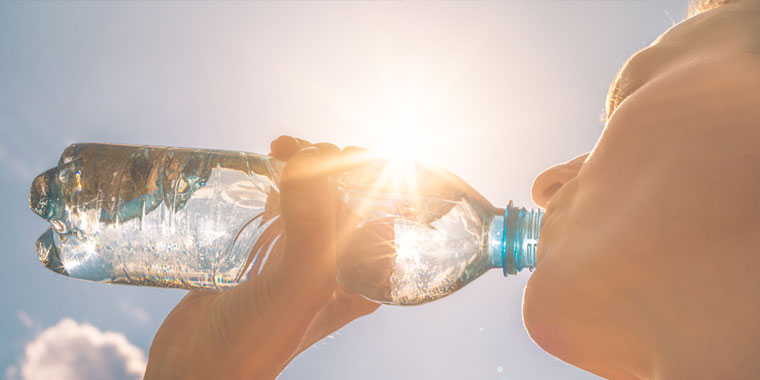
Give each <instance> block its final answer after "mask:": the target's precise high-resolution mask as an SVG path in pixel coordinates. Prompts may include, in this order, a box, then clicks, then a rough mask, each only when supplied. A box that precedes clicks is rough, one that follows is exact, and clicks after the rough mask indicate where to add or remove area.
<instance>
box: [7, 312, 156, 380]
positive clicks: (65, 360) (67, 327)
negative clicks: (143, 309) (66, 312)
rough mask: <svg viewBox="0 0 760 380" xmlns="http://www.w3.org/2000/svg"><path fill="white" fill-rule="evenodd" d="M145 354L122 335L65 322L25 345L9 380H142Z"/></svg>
mask: <svg viewBox="0 0 760 380" xmlns="http://www.w3.org/2000/svg"><path fill="white" fill-rule="evenodd" d="M145 364H146V363H145V354H144V353H143V352H142V350H140V349H139V348H138V347H136V346H135V345H133V344H132V343H130V342H129V341H128V340H127V338H126V337H125V336H124V334H121V333H115V332H109V331H106V332H103V331H100V330H98V329H97V328H96V327H95V326H92V325H90V324H87V323H82V324H80V323H77V322H76V321H74V320H72V319H69V318H65V319H62V320H61V321H60V322H58V324H56V325H55V326H52V327H50V328H48V329H46V330H44V331H43V332H42V333H40V334H39V335H37V337H36V338H34V340H32V341H31V342H29V343H27V345H26V348H25V350H24V357H23V358H22V359H21V360H20V361H19V363H18V364H17V365H13V366H10V367H8V368H7V369H6V371H5V375H6V376H7V377H8V378H9V379H24V380H43V379H59V380H75V379H77V380H80V379H83V380H86V379H104V380H117V379H118V380H121V379H130V380H131V379H142V377H143V374H144V373H145Z"/></svg>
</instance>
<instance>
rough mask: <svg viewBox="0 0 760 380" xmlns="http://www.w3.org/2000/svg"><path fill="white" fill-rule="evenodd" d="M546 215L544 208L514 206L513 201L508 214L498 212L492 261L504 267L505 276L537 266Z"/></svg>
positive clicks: (491, 246)
mask: <svg viewBox="0 0 760 380" xmlns="http://www.w3.org/2000/svg"><path fill="white" fill-rule="evenodd" d="M543 216H544V213H543V211H541V210H538V209H534V210H528V209H526V208H524V207H521V208H518V207H514V206H513V205H512V201H510V202H509V204H508V205H507V208H506V209H505V210H504V215H501V213H497V214H495V215H494V217H493V221H492V222H491V231H490V234H489V239H488V250H489V253H490V255H491V263H492V264H493V266H494V267H496V268H502V269H503V271H504V275H505V276H507V275H510V274H517V272H519V271H521V270H523V269H525V268H528V269H530V270H533V268H535V267H536V248H537V246H538V236H539V233H540V231H541V222H542V220H543Z"/></svg>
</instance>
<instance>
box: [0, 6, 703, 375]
mask: <svg viewBox="0 0 760 380" xmlns="http://www.w3.org/2000/svg"><path fill="white" fill-rule="evenodd" d="M687 3H688V2H687V0H651V1H643V0H642V1H570V0H563V1H549V0H544V1H504V2H496V1H489V2H482V3H481V2H423V3H413V2H370V3H353V2H277V3H270V2H239V1H236V2H229V3H221V2H213V3H211V2H201V1H194V2H174V1H167V2H158V3H151V2H136V3H132V2H129V3H127V2H107V3H98V2H33V3H25V2H24V3H22V2H2V3H0V185H1V186H0V199H2V202H0V241H2V242H3V249H2V259H3V262H2V267H3V269H4V271H3V272H2V273H3V275H2V276H0V281H1V282H2V286H1V287H0V288H1V289H2V290H0V305H2V306H1V307H0V342H3V344H0V378H2V377H5V378H6V379H8V380H17V379H34V380H36V379H50V378H52V377H51V374H55V376H56V378H58V379H63V380H67V379H135V378H141V374H142V371H144V366H145V361H146V357H147V352H148V349H149V347H150V343H151V340H152V338H153V335H154V334H155V332H156V330H157V329H158V327H159V326H160V324H161V322H162V320H163V318H164V317H165V316H166V315H167V313H168V312H169V311H170V310H171V309H172V307H173V306H174V305H175V304H176V303H177V302H178V301H179V300H180V299H181V298H182V296H183V295H184V294H185V292H184V291H181V290H171V289H156V288H140V287H132V286H121V285H104V284H98V283H90V282H85V281H81V280H75V279H70V278H67V277H64V276H61V275H58V274H55V273H53V272H51V271H48V270H47V269H45V268H44V267H43V266H42V265H41V264H40V262H39V260H38V259H37V257H36V255H35V253H34V242H35V241H36V239H37V237H38V236H39V235H40V234H41V233H42V232H43V231H44V230H45V228H46V225H45V223H44V221H43V220H41V219H40V218H38V217H37V216H36V215H35V214H33V213H32V212H31V211H30V210H29V208H28V204H27V196H28V190H29V185H30V184H31V182H32V179H33V178H34V177H35V176H36V175H37V174H39V173H41V172H42V171H44V170H45V169H47V168H50V167H53V166H54V165H55V163H56V162H57V160H58V157H59V155H60V154H61V152H62V151H63V149H64V148H65V147H66V146H68V145H69V144H71V143H74V142H117V143H131V144H146V145H165V146H183V147H200V148H217V149H228V150H240V151H248V152H258V153H267V152H268V151H269V142H270V141H271V140H273V139H275V138H276V137H277V136H279V135H282V134H290V135H294V136H299V137H302V138H305V139H308V140H311V141H314V142H322V141H325V142H332V143H334V144H336V145H339V146H346V145H356V146H364V147H367V148H370V149H375V150H378V151H381V152H385V153H393V152H398V151H405V152H408V153H409V152H410V153H412V154H413V155H414V156H416V157H418V158H420V159H423V160H425V161H427V162H430V163H433V164H436V165H439V166H441V167H444V168H447V169H449V170H450V171H452V172H454V173H456V174H458V175H459V176H460V177H462V178H463V179H464V180H466V181H467V182H469V183H470V184H471V185H472V186H473V187H474V188H475V189H478V190H479V191H480V192H481V194H483V195H484V196H485V197H486V198H488V199H489V200H490V201H491V202H492V203H493V204H494V205H496V206H499V207H503V206H505V205H506V204H507V202H508V201H509V200H514V202H515V204H517V205H522V206H525V207H535V205H534V204H533V203H532V201H531V198H530V185H531V182H532V181H533V178H535V176H536V175H537V174H538V173H540V172H541V171H542V170H543V169H545V168H548V167H550V166H551V165H554V164H557V163H560V162H564V161H566V160H569V159H571V158H573V157H575V156H577V155H580V154H583V153H585V152H587V151H589V150H590V149H591V148H593V146H594V144H595V142H596V139H597V138H598V136H599V134H600V132H601V131H602V128H603V123H602V122H601V120H600V117H601V115H602V112H603V109H604V97H605V95H606V93H607V89H608V86H609V84H610V82H611V81H612V79H613V78H614V76H615V74H616V72H617V70H618V69H619V68H620V67H621V65H622V64H623V62H624V61H625V60H626V59H627V58H628V57H629V56H630V55H631V54H633V53H634V52H636V51H637V50H638V49H640V48H643V47H645V46H647V45H648V44H649V43H651V42H652V41H653V40H654V39H655V38H656V37H657V36H658V35H659V34H660V33H662V32H663V31H665V30H666V29H667V28H669V27H671V26H672V25H673V22H674V21H678V20H680V19H681V18H682V17H683V15H684V14H685V12H686V7H687ZM529 275H530V273H528V272H525V273H520V274H519V275H517V276H515V277H510V278H504V277H503V276H502V274H501V273H500V271H497V270H492V271H491V272H490V273H487V274H486V275H484V276H483V277H481V278H479V279H478V280H476V281H474V282H473V283H472V284H470V285H468V286H467V287H465V288H463V289H462V290H461V291H459V292H457V293H455V294H453V295H451V296H449V297H446V298H444V299H441V300H439V301H435V302H432V303H429V304H425V305H421V306H414V307H400V306H383V307H381V308H380V309H379V310H378V311H377V312H375V313H373V314H372V315H369V316H367V317H364V318H362V319H359V320H357V321H355V322H353V323H352V324H350V325H348V326H347V327H345V328H343V329H342V330H340V331H338V332H336V333H334V334H332V335H331V336H329V337H327V338H325V339H324V340H323V341H321V342H319V343H317V344H316V345H315V346H313V347H312V348H310V349H309V350H307V351H306V352H304V353H303V354H302V355H301V356H299V357H298V358H296V360H294V361H293V362H292V363H291V365H290V366H289V367H288V368H287V369H286V370H285V371H284V372H283V373H282V375H281V376H280V377H279V379H282V380H292V379H306V378H309V379H326V378H329V379H337V380H341V379H359V378H360V379H367V380H375V379H378V380H380V379H397V380H407V379H408V380H411V379H415V380H417V379H439V380H440V379H462V378H476V379H488V380H490V379H493V380H506V379H509V380H517V379H560V378H561V379H575V380H580V379H594V378H596V377H595V376H593V375H591V374H589V373H587V372H584V371H582V370H579V369H577V368H574V367H572V366H570V365H567V364H565V363H563V362H562V361H559V360H558V359H555V358H553V357H552V356H550V355H548V354H547V353H545V352H543V351H542V350H541V349H540V348H539V347H538V346H536V345H535V344H534V343H533V342H532V341H531V340H530V337H529V336H528V335H527V333H526V332H525V330H524V328H523V324H522V319H521V311H520V307H521V300H522V292H523V289H524V287H525V283H526V281H527V279H528V278H529ZM252 344H257V343H256V342H252ZM260 344H266V343H265V342H261V343H260Z"/></svg>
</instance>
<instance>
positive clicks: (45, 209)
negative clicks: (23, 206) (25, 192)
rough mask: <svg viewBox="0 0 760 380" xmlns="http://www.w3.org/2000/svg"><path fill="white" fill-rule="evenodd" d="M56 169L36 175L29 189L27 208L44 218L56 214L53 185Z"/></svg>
mask: <svg viewBox="0 0 760 380" xmlns="http://www.w3.org/2000/svg"><path fill="white" fill-rule="evenodd" d="M57 171H58V169H57V168H53V169H50V170H48V171H46V172H44V173H42V174H40V175H38V176H37V178H35V179H34V181H32V186H31V188H30V189H29V208H31V209H32V211H34V213H35V214H37V215H39V216H40V217H42V218H43V219H45V220H51V219H54V217H55V214H56V210H55V202H54V201H55V199H54V198H55V195H54V189H53V185H54V184H55V176H56V173H57Z"/></svg>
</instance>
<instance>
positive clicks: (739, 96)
mask: <svg viewBox="0 0 760 380" xmlns="http://www.w3.org/2000/svg"><path fill="white" fill-rule="evenodd" d="M740 12H742V10H741V9H740V8H739V5H736V6H733V5H726V6H723V7H720V8H718V9H715V10H712V11H708V12H706V13H703V14H701V15H698V16H696V17H694V18H691V19H689V20H687V21H685V22H683V23H681V24H679V25H676V26H675V27H673V28H672V29H670V30H669V31H667V32H666V33H665V34H663V35H662V36H661V37H660V38H658V39H657V41H655V43H653V44H652V45H651V46H649V47H647V48H645V49H643V50H642V51H640V52H638V53H637V54H635V55H634V56H633V57H632V58H631V59H630V60H629V62H628V63H627V64H626V65H625V67H624V68H623V70H622V71H621V73H620V75H619V78H618V81H617V87H618V91H620V93H619V94H618V95H619V97H620V99H619V100H620V101H619V102H618V101H616V99H611V102H610V103H611V104H610V106H611V108H612V109H611V110H610V113H611V115H610V116H609V117H608V120H607V124H606V126H605V129H604V132H603V133H602V135H601V137H600V138H599V141H598V142H597V144H596V146H595V147H594V149H593V150H592V151H591V152H590V153H588V154H585V155H582V156H579V157H577V158H575V159H573V160H570V161H568V162H567V163H564V164H560V165H557V166H554V167H552V168H550V169H547V170H546V171H544V172H543V173H541V174H540V175H539V176H538V177H537V178H536V180H535V182H534V184H533V189H532V195H533V199H534V201H535V202H536V203H537V204H538V205H539V206H541V207H544V208H546V215H545V219H544V225H543V228H542V231H541V239H540V242H539V245H538V260H539V262H538V267H537V269H536V270H535V272H534V273H533V275H532V276H531V279H530V281H529V283H528V285H527V287H526V290H525V299H524V304H523V315H524V321H525V325H526V328H527V329H528V332H529V333H530V335H531V336H532V338H533V339H534V340H535V341H536V343H538V344H539V345H540V346H541V347H542V348H544V349H545V350H546V351H548V352H549V353H551V354H553V355H555V356H557V357H559V358H561V359H563V360H565V361H567V362H569V363H571V364H573V365H576V366H579V367H581V368H584V369H586V370H589V371H591V372H594V373H597V374H599V375H601V376H605V377H613V378H639V377H650V376H652V377H653V376H654V375H655V374H654V373H652V371H655V372H656V371H659V369H657V368H660V369H661V368H663V366H665V365H664V364H662V360H671V361H677V360H688V359H687V357H688V352H689V350H690V348H689V347H691V345H696V346H699V347H704V345H705V344H708V343H709V344H710V345H720V344H723V343H725V344H726V345H733V346H736V345H739V346H743V345H755V344H756V343H754V341H756V340H757V339H752V340H751V341H750V340H749V339H748V338H745V337H743V336H742V334H741V332H740V331H733V329H734V328H735V327H736V328H739V326H741V325H742V323H744V325H745V326H746V325H747V323H750V322H751V321H752V320H749V319H748V317H747V315H750V316H752V315H756V314H754V313H755V312H756V311H757V310H760V306H758V302H757V301H754V300H755V299H756V296H755V295H754V294H756V293H751V296H748V295H747V294H746V293H747V291H748V289H750V288H752V287H754V288H752V289H754V290H752V291H753V292H754V291H756V290H757V289H760V285H759V284H758V282H759V281H758V280H757V278H758V277H760V276H757V274H756V270H757V269H758V268H760V259H759V258H760V255H757V254H756V250H757V249H756V248H755V247H757V246H758V244H760V238H759V237H760V233H756V232H757V231H760V229H758V219H760V218H757V216H756V215H758V212H760V149H759V148H758V146H760V117H759V116H758V112H757V110H760V92H758V90H757V89H760V59H759V58H758V57H760V55H759V56H754V55H752V54H751V53H748V52H747V48H746V46H747V44H748V41H749V36H750V35H751V33H752V32H753V30H752V29H751V26H742V25H744V24H741V23H737V22H735V20H736V19H737V18H738V16H739V13H740ZM754 33H756V34H757V33H760V31H754ZM738 263H741V264H738ZM748 300H752V301H748ZM747 303H749V304H750V305H747ZM749 308H755V309H751V310H749V311H748V309H749ZM752 318H754V317H752ZM715 319H718V320H720V321H722V322H723V324H727V325H728V326H729V327H721V329H720V332H719V333H718V332H716V331H715V330H716V329H715V326H714V325H713V322H714V321H715ZM755 325H757V324H754V323H753V324H752V326H755ZM753 333H755V334H758V333H760V331H757V330H755V331H753ZM754 336H755V337H757V335H754ZM753 349H754V350H755V351H754V352H757V347H754V348H753ZM749 352H753V351H749Z"/></svg>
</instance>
